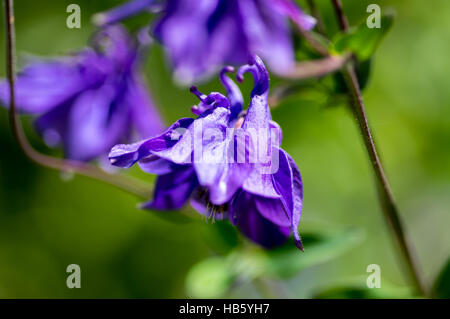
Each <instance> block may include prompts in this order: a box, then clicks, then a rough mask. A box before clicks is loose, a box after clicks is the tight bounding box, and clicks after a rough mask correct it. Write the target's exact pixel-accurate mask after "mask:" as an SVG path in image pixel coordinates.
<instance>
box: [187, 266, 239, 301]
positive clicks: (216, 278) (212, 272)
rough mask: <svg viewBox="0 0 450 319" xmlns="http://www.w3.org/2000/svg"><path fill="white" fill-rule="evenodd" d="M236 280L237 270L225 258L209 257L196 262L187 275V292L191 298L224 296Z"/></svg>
mask: <svg viewBox="0 0 450 319" xmlns="http://www.w3.org/2000/svg"><path fill="white" fill-rule="evenodd" d="M234 280H235V271H234V270H233V269H232V268H231V267H229V264H228V263H227V262H226V260H225V259H224V258H220V257H213V258H208V259H205V260H203V261H201V262H200V263H198V264H196V265H195V266H194V267H193V268H191V270H190V271H189V273H188V275H187V277H186V292H187V294H188V296H189V297H191V298H218V297H221V296H223V295H224V294H225V293H226V292H227V291H228V290H229V288H230V286H231V284H232V283H233V282H234Z"/></svg>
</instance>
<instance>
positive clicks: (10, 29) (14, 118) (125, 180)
mask: <svg viewBox="0 0 450 319" xmlns="http://www.w3.org/2000/svg"><path fill="white" fill-rule="evenodd" d="M4 5H5V24H6V28H5V29H6V70H7V78H8V83H9V96H10V99H9V121H10V125H11V129H12V132H13V135H14V137H15V139H16V141H17V143H18V145H19V147H20V148H21V149H22V151H23V152H24V153H25V155H27V156H28V157H29V158H30V159H31V160H32V161H34V162H35V163H37V164H39V165H42V166H45V167H49V168H53V169H56V170H60V171H66V172H74V173H77V174H80V175H84V176H87V177H90V178H93V179H96V180H100V181H102V182H104V183H107V184H110V185H113V186H115V187H117V188H119V189H121V190H124V191H126V192H129V193H132V194H134V195H137V196H139V197H142V198H148V197H149V196H150V195H151V192H152V188H151V187H150V186H149V185H147V184H146V183H144V182H141V181H139V180H136V179H134V178H131V177H128V176H124V175H112V174H108V173H106V172H105V171H103V170H102V169H100V168H98V167H96V166H94V165H91V164H89V163H84V162H80V161H74V160H63V159H60V158H56V157H51V156H48V155H45V154H42V153H40V152H38V151H36V150H35V149H34V148H33V147H32V146H31V144H30V143H29V142H28V140H27V138H26V136H25V133H24V132H23V129H22V124H21V122H20V118H19V116H18V114H17V110H16V101H15V89H14V85H15V32H14V9H13V0H4Z"/></svg>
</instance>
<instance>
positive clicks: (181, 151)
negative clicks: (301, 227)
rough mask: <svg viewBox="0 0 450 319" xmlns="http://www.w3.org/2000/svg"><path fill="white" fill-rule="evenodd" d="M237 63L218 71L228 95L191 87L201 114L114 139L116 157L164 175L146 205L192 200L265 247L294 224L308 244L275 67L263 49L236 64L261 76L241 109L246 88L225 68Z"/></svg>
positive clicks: (281, 239) (279, 240)
mask: <svg viewBox="0 0 450 319" xmlns="http://www.w3.org/2000/svg"><path fill="white" fill-rule="evenodd" d="M231 71H233V68H232V67H226V68H225V69H224V70H223V71H222V73H221V76H220V78H221V81H222V83H223V84H224V86H225V88H226V90H227V96H224V95H222V94H220V93H217V92H212V93H210V94H209V95H204V94H201V93H200V92H199V91H198V90H197V89H196V88H195V87H193V88H191V91H192V92H193V93H194V94H195V95H197V97H198V98H199V99H200V103H199V104H198V105H197V106H194V107H193V108H192V111H193V113H194V114H196V115H198V118H197V119H195V120H194V119H191V118H184V119H180V120H178V121H177V122H175V124H173V125H172V126H171V127H170V128H169V129H168V130H166V131H165V132H164V133H163V134H161V135H160V136H158V137H155V138H151V139H148V140H144V141H141V142H138V143H135V144H132V145H117V146H115V147H114V148H113V149H112V151H111V153H110V160H111V163H112V164H113V165H116V166H119V167H125V168H128V167H130V166H132V165H133V164H135V163H136V162H138V163H139V165H140V167H141V168H142V169H143V170H144V171H146V172H148V173H153V174H157V175H159V176H158V180H157V183H156V189H155V192H154V198H153V200H152V201H150V202H149V203H147V204H145V205H144V206H143V207H144V208H149V209H159V210H172V209H178V208H181V207H182V206H183V205H184V204H186V202H187V201H188V200H190V201H191V205H192V206H193V207H194V208H195V209H196V210H197V211H199V212H200V213H201V214H203V215H204V216H206V217H208V218H213V219H224V218H228V219H229V220H230V221H231V222H232V223H233V224H234V225H236V226H237V227H238V228H239V229H240V230H241V231H242V233H243V234H245V235H246V236H247V237H249V238H250V239H252V240H253V241H255V242H256V243H259V244H260V245H262V246H264V247H267V248H271V247H274V246H277V245H280V244H281V243H283V242H284V241H285V240H286V239H287V238H288V237H289V235H290V233H291V232H292V233H293V234H294V238H295V242H296V245H297V247H298V248H299V249H303V247H302V244H301V241H300V237H299V235H298V230H297V228H298V224H299V221H300V214H301V209H302V200H303V188H302V187H303V186H302V180H301V176H300V172H299V170H298V168H297V166H296V164H295V163H294V161H293V160H292V158H291V157H290V156H289V155H288V154H287V153H286V152H285V151H284V150H282V149H281V148H280V143H281V141H280V137H281V129H280V127H279V126H278V124H276V123H275V122H273V121H272V120H271V115H270V109H269V105H268V102H267V98H268V91H269V74H268V72H267V70H266V68H265V66H264V64H263V62H262V60H261V59H260V58H259V57H257V56H254V57H252V61H251V63H250V64H248V65H244V66H243V67H241V68H240V69H239V70H238V72H237V78H238V80H239V81H242V80H243V74H244V73H246V72H250V73H251V74H252V75H253V77H254V80H255V86H254V89H253V91H252V93H251V102H250V106H249V108H248V110H247V111H246V112H241V111H242V106H243V100H242V94H241V92H240V90H239V88H238V87H237V85H236V84H235V83H234V82H233V81H232V80H231V79H229V78H228V77H227V76H226V74H225V73H226V72H231ZM255 133H256V134H255ZM261 150H262V151H261ZM255 152H257V157H256V156H255V157H252V156H253V155H255ZM261 154H262V155H263V158H264V157H266V156H267V157H268V158H269V160H268V161H264V160H263V158H262V157H260V155H261ZM251 158H253V159H256V160H251ZM275 161H276V163H275ZM275 164H277V165H275ZM272 168H275V169H272Z"/></svg>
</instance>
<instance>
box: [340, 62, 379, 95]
mask: <svg viewBox="0 0 450 319" xmlns="http://www.w3.org/2000/svg"><path fill="white" fill-rule="evenodd" d="M372 61H373V57H372V58H370V59H368V60H365V61H363V62H358V63H357V64H356V75H357V76H358V83H359V87H360V88H361V90H364V89H365V88H366V86H367V84H368V83H369V79H370V73H371V70H372V63H373V62H372ZM333 79H334V91H335V92H336V93H338V94H347V92H348V89H347V84H346V83H345V79H344V76H343V75H342V73H341V72H337V73H334V74H333Z"/></svg>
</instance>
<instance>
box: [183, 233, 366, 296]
mask: <svg viewBox="0 0 450 319" xmlns="http://www.w3.org/2000/svg"><path fill="white" fill-rule="evenodd" d="M363 238H364V236H363V233H362V232H361V231H360V230H350V231H339V232H333V233H320V234H318V233H311V234H305V235H303V237H302V240H303V244H304V246H305V252H301V251H299V250H298V248H297V247H296V246H295V244H294V241H293V239H291V240H289V241H288V242H287V243H286V244H285V245H283V246H282V247H280V248H277V249H274V250H264V249H262V248H260V247H258V246H255V245H251V246H247V247H244V248H240V249H235V250H234V251H232V252H231V253H229V254H228V255H227V256H225V257H211V258H207V259H205V260H203V261H201V262H199V263H198V264H196V265H194V266H193V267H192V268H191V270H190V271H189V273H188V275H187V277H186V283H185V284H186V292H187V294H188V296H189V297H193V298H218V297H222V296H223V295H224V294H226V293H227V292H228V291H229V290H230V288H231V287H232V285H233V284H234V283H235V282H237V281H239V283H241V284H242V283H245V282H250V281H252V280H255V279H257V278H259V277H262V276H264V277H275V278H287V277H290V276H293V275H295V274H297V273H298V272H299V271H301V270H303V269H305V268H307V267H311V266H314V265H317V264H321V263H324V262H327V261H329V260H331V259H333V258H336V257H337V256H339V255H340V254H342V253H344V252H346V251H348V250H349V249H351V248H353V247H354V246H355V245H356V244H358V243H360V242H361V241H362V239H363Z"/></svg>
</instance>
